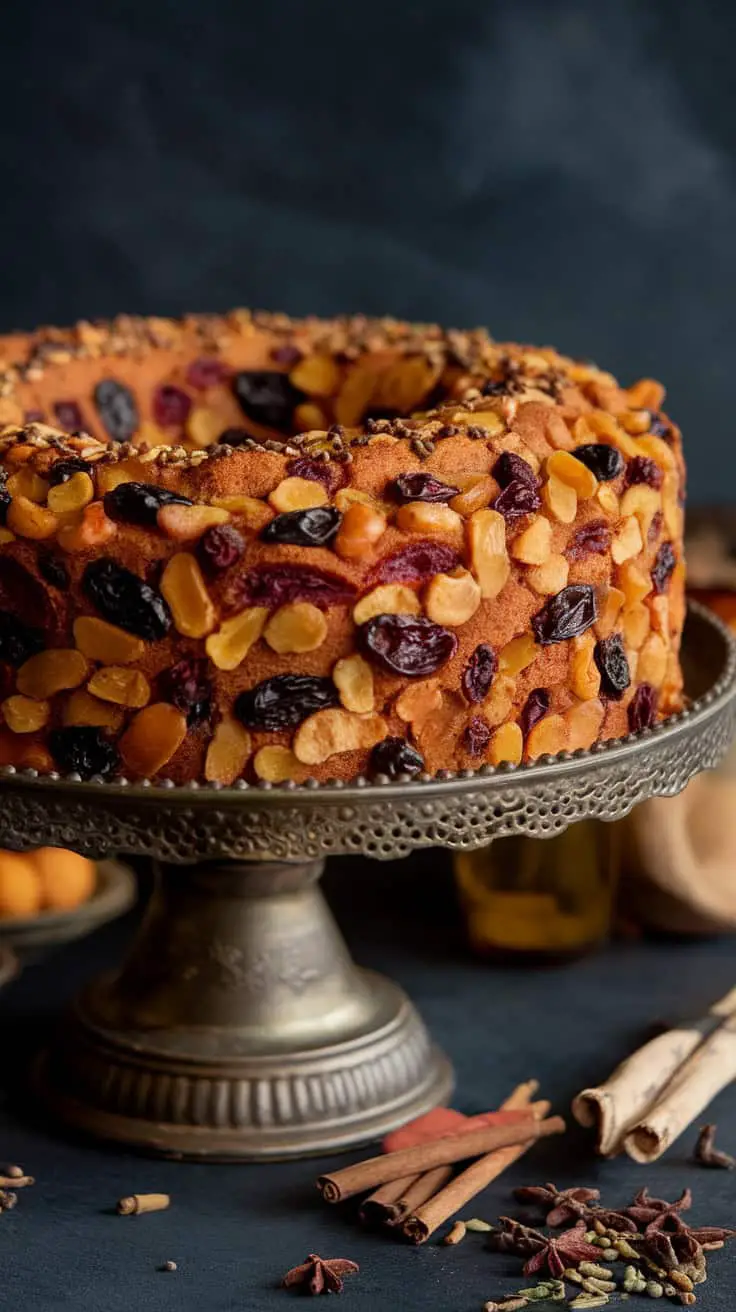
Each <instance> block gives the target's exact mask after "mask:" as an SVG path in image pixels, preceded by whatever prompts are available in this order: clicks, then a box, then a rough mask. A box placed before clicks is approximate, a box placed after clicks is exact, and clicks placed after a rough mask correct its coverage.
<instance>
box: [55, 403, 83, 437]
mask: <svg viewBox="0 0 736 1312" xmlns="http://www.w3.org/2000/svg"><path fill="white" fill-rule="evenodd" d="M53 409H54V414H55V415H56V420H57V423H58V425H59V427H60V428H63V429H65V430H66V432H67V433H76V432H78V431H79V429H80V428H84V419H83V418H82V411H81V410H80V408H79V406H78V405H77V403H76V401H55V402H54V407H53Z"/></svg>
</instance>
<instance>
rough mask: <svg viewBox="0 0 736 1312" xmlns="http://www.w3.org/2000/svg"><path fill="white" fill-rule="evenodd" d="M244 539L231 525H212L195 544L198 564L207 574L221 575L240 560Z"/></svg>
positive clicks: (243, 548)
mask: <svg viewBox="0 0 736 1312" xmlns="http://www.w3.org/2000/svg"><path fill="white" fill-rule="evenodd" d="M244 551H245V538H244V537H243V535H242V533H239V532H238V530H237V529H236V528H234V527H233V525H232V524H214V525H213V527H212V528H208V529H207V532H206V533H203V534H202V536H201V538H200V539H199V542H198V543H197V556H198V557H199V563H200V565H202V567H203V568H204V570H205V571H206V573H208V574H222V573H223V572H224V571H225V570H226V569H230V568H231V567H232V566H233V565H236V564H237V562H238V561H239V560H240V559H241V557H242V555H243V552H244Z"/></svg>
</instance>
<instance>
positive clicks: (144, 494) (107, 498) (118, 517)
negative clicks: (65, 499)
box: [102, 483, 192, 528]
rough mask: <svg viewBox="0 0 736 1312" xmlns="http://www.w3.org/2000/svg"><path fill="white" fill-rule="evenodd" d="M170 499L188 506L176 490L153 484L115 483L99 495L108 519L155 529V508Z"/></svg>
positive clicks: (189, 503)
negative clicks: (102, 495) (170, 490)
mask: <svg viewBox="0 0 736 1312" xmlns="http://www.w3.org/2000/svg"><path fill="white" fill-rule="evenodd" d="M172 502H175V503H176V505H179V506H191V505H192V502H191V501H190V500H189V497H181V496H179V495H178V493H177V492H169V491H168V489H167V488H165V487H157V486H156V484H155V483H118V486H117V487H115V488H113V489H112V491H111V492H106V493H105V495H104V497H103V498H102V503H103V505H104V507H105V514H106V515H107V516H108V518H109V519H114V520H115V522H116V523H118V524H140V525H141V526H142V527H144V528H155V527H156V516H157V515H158V512H159V510H160V509H161V507H162V506H170V505H171V504H172Z"/></svg>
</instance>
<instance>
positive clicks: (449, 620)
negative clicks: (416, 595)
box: [424, 569, 481, 628]
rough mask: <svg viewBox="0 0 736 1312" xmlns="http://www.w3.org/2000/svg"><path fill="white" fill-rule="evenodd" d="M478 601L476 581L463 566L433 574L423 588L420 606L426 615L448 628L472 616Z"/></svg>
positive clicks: (478, 603) (479, 594)
mask: <svg viewBox="0 0 736 1312" xmlns="http://www.w3.org/2000/svg"><path fill="white" fill-rule="evenodd" d="M480 601H481V593H480V584H479V583H476V581H475V579H474V578H473V575H472V574H471V573H470V571H469V570H467V569H456V570H453V572H452V574H435V576H434V578H433V579H432V581H431V583H429V584H428V586H427V588H426V589H425V592H424V609H425V611H426V613H427V615H428V616H429V618H430V619H431V620H434V622H435V624H444V625H447V626H449V627H450V628H458V626H459V625H461V624H465V623H466V622H467V621H468V620H469V619H472V617H473V615H475V612H476V611H477V609H478V607H479V606H480Z"/></svg>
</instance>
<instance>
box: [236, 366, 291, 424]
mask: <svg viewBox="0 0 736 1312" xmlns="http://www.w3.org/2000/svg"><path fill="white" fill-rule="evenodd" d="M233 392H234V393H235V397H236V400H237V402H238V404H239V406H240V408H241V410H242V411H243V414H244V415H246V417H247V418H248V419H253V420H255V422H256V423H257V424H264V425H265V427H266V428H279V429H282V430H286V431H288V430H290V429H291V426H292V416H293V414H294V411H295V409H296V407H297V406H298V405H299V403H300V402H301V401H303V400H304V392H300V391H299V389H298V388H297V387H295V386H294V384H293V383H290V382H289V379H288V377H287V375H286V374H281V373H277V372H276V371H275V370H272V369H243V370H241V372H240V373H238V374H236V375H235V377H234V378H233Z"/></svg>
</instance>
